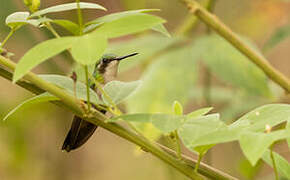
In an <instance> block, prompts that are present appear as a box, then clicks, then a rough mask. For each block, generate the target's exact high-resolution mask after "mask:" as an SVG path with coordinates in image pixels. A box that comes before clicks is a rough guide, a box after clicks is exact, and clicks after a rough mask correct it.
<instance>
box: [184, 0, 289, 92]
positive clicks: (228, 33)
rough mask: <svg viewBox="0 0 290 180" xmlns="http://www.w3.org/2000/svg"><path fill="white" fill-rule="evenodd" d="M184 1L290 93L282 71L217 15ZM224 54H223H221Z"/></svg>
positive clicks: (195, 3) (190, 9) (200, 17)
mask: <svg viewBox="0 0 290 180" xmlns="http://www.w3.org/2000/svg"><path fill="white" fill-rule="evenodd" d="M181 1H183V2H184V3H185V4H186V5H187V7H188V9H189V11H190V12H191V13H192V14H194V15H196V16H197V17H198V18H199V19H200V20H202V21H203V22H204V23H206V24H207V25H208V26H209V27H211V28H212V29H213V30H215V31H216V32H217V33H218V34H219V35H220V36H222V37H224V38H225V39H226V40H227V41H228V42H230V43H231V44H232V45H233V46H234V47H236V48H237V49H238V50H239V51H240V52H241V53H243V54H244V55H245V56H247V57H248V58H249V60H251V61H252V62H253V63H254V64H256V65H257V66H258V67H259V68H260V69H261V70H262V71H264V73H265V74H266V75H267V76H268V77H269V78H270V79H272V80H273V81H274V82H276V83H277V84H278V85H280V86H281V87H282V88H283V89H285V91H286V92H288V93H289V92H290V80H289V79H288V78H287V77H286V76H285V75H283V74H282V73H281V72H280V71H278V70H277V69H275V68H274V67H273V66H272V65H271V64H270V63H269V61H268V60H267V59H266V58H265V57H263V56H262V55H261V54H259V53H258V52H256V51H255V50H253V49H252V48H251V47H249V46H248V45H247V44H246V43H244V42H243V41H242V40H241V38H240V37H239V36H238V35H236V34H235V33H234V32H233V31H232V30H231V29H230V28H229V27H227V26H226V25H225V24H224V23H223V22H222V21H220V20H219V19H218V18H217V17H216V16H215V15H213V14H211V13H210V12H208V11H207V10H206V9H205V8H203V7H202V6H201V5H200V4H199V3H198V2H196V1H195V0H181ZM221 53H222V52H221Z"/></svg>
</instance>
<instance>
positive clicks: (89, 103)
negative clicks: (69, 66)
mask: <svg viewBox="0 0 290 180" xmlns="http://www.w3.org/2000/svg"><path fill="white" fill-rule="evenodd" d="M84 69H85V74H86V87H87V104H88V111H89V112H90V111H91V101H90V85H89V70H88V66H87V65H85V66H84Z"/></svg>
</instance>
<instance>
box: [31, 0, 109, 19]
mask: <svg viewBox="0 0 290 180" xmlns="http://www.w3.org/2000/svg"><path fill="white" fill-rule="evenodd" d="M77 8H78V6H77V3H67V4H60V5H56V6H52V7H49V8H46V9H42V10H40V11H36V12H35V13H33V14H31V16H30V17H35V16H42V15H44V14H48V13H54V12H61V11H69V10H73V9H77ZM80 8H81V9H100V10H104V11H106V8H104V7H103V6H101V5H98V4H95V3H87V2H80Z"/></svg>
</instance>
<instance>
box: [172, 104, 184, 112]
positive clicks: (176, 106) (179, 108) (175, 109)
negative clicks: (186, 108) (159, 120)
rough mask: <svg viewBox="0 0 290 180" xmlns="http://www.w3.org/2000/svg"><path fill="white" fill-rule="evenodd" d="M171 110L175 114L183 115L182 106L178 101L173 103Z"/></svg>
mask: <svg viewBox="0 0 290 180" xmlns="http://www.w3.org/2000/svg"><path fill="white" fill-rule="evenodd" d="M173 112H174V114H175V115H183V107H182V105H181V104H180V102H178V101H174V103H173Z"/></svg>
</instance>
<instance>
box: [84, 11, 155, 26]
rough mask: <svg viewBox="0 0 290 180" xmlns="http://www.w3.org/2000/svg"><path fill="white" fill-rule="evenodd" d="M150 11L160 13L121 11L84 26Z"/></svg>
mask: <svg viewBox="0 0 290 180" xmlns="http://www.w3.org/2000/svg"><path fill="white" fill-rule="evenodd" d="M152 11H160V10H159V9H138V10H130V11H122V12H118V13H112V14H109V15H106V16H102V17H99V18H97V19H95V20H93V21H90V22H88V23H87V24H86V25H85V26H88V25H91V24H102V23H108V22H112V21H115V20H119V19H121V18H124V17H128V16H132V15H135V14H141V13H146V12H152Z"/></svg>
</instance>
